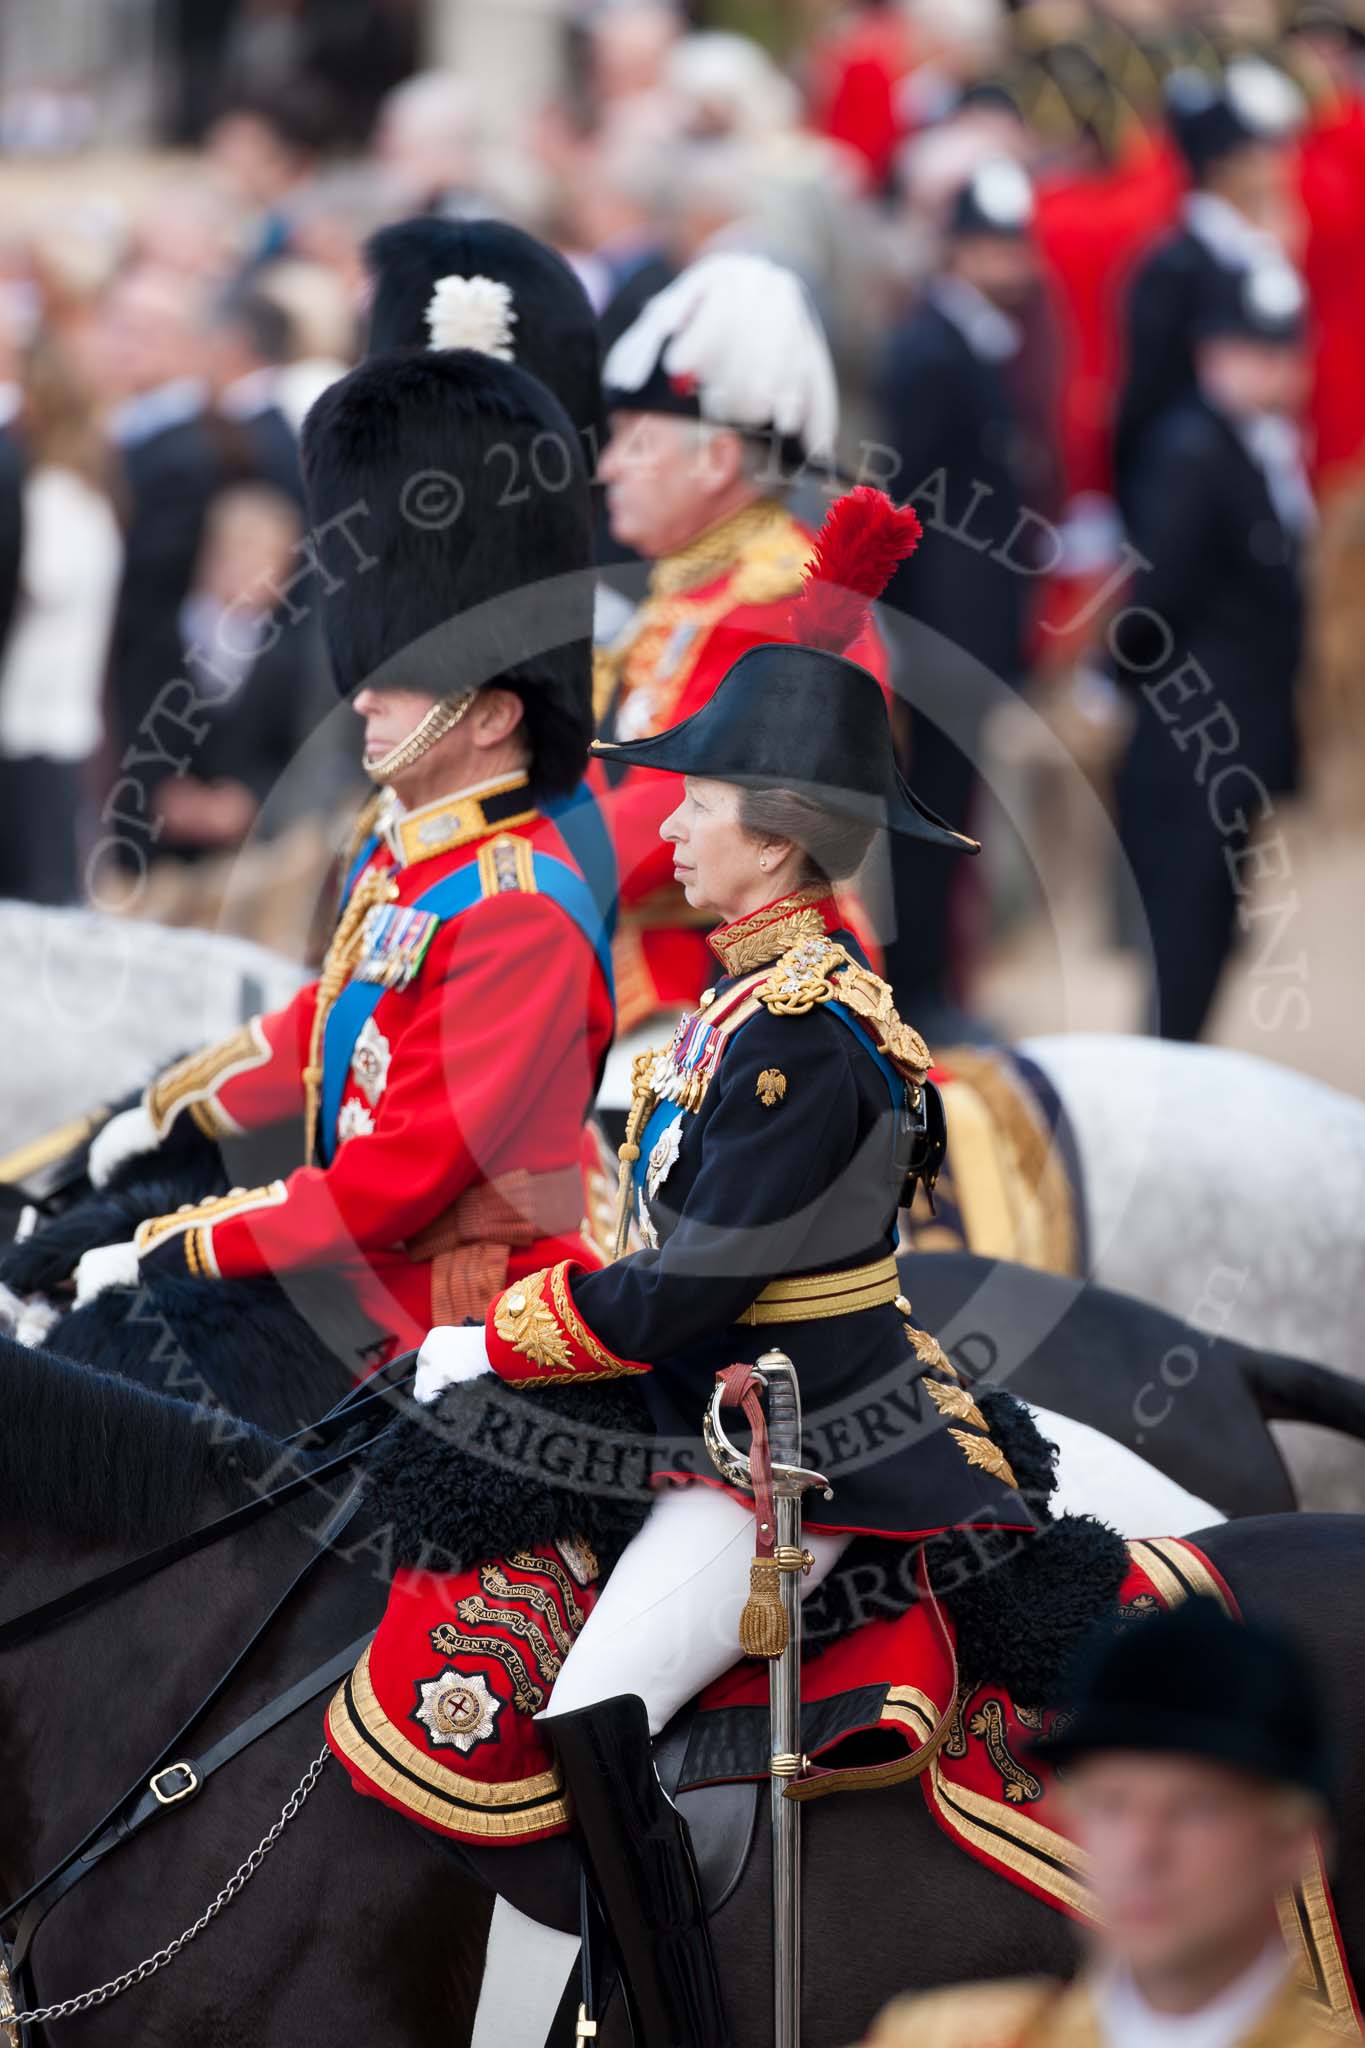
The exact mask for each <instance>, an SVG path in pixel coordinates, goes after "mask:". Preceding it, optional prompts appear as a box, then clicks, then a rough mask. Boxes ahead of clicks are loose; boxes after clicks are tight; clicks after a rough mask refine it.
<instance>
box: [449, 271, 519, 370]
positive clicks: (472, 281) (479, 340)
mask: <svg viewBox="0 0 1365 2048" xmlns="http://www.w3.org/2000/svg"><path fill="white" fill-rule="evenodd" d="M516 317H517V315H516V308H515V307H514V306H513V304H512V288H511V286H510V285H506V284H504V283H503V282H502V280H501V278H496V277H459V276H451V277H441V278H438V279H437V280H436V289H435V290H434V291H433V293H432V295H431V298H430V300H429V301H428V304H427V333H428V334H429V335H430V336H431V346H432V348H472V349H476V350H477V351H478V353H479V354H480V355H481V356H495V357H496V358H497V360H498V361H499V362H500V363H510V362H511V361H512V360H513V358H514V351H513V348H512V324H513V322H514V321H515V319H516Z"/></svg>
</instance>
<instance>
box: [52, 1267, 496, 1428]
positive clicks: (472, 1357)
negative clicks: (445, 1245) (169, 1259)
mask: <svg viewBox="0 0 1365 2048" xmlns="http://www.w3.org/2000/svg"><path fill="white" fill-rule="evenodd" d="M87 1256H88V1254H87ZM84 1263H85V1261H84V1259H83V1260H82V1261H81V1264H82V1265H84ZM492 1370H493V1368H492V1366H491V1365H490V1364H489V1363H488V1351H487V1348H486V1347H485V1345H484V1341H483V1326H482V1324H480V1323H469V1324H465V1325H461V1326H453V1325H451V1324H449V1323H447V1324H444V1325H442V1327H441V1328H439V1329H436V1330H428V1331H427V1334H426V1336H425V1337H424V1338H423V1340H422V1348H421V1350H420V1351H419V1352H418V1354H417V1378H416V1380H415V1381H414V1382H413V1388H412V1398H413V1400H414V1401H422V1402H431V1401H434V1400H435V1399H436V1397H437V1395H438V1394H442V1393H444V1391H445V1389H446V1388H447V1387H455V1386H459V1384H460V1383H461V1381H463V1380H476V1379H478V1378H479V1377H480V1375H481V1374H483V1373H486V1372H492Z"/></svg>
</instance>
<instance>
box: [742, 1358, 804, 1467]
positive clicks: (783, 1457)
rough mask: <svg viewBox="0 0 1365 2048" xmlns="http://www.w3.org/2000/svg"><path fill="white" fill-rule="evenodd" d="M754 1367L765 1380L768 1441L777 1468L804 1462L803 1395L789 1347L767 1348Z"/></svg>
mask: <svg viewBox="0 0 1365 2048" xmlns="http://www.w3.org/2000/svg"><path fill="white" fill-rule="evenodd" d="M754 1371H755V1372H756V1373H757V1374H758V1375H759V1377H760V1378H761V1379H762V1381H763V1386H764V1391H765V1393H766V1395H767V1400H766V1402H765V1404H764V1405H765V1406H766V1408H767V1411H768V1443H769V1446H770V1449H771V1452H772V1461H773V1465H774V1468H776V1467H777V1466H779V1465H782V1466H785V1467H787V1468H788V1469H790V1468H791V1467H793V1466H796V1465H799V1464H800V1462H801V1396H800V1393H799V1392H798V1390H797V1385H796V1368H795V1366H794V1365H793V1364H792V1362H791V1360H790V1359H789V1358H788V1356H787V1354H786V1352H785V1351H765V1352H764V1354H763V1356H762V1357H761V1358H759V1359H756V1360H755V1361H754Z"/></svg>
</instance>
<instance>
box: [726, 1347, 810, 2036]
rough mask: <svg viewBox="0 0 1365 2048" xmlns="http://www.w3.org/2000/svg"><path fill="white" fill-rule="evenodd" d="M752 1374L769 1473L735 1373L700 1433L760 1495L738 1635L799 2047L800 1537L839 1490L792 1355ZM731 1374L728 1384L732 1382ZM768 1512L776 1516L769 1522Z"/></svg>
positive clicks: (777, 2010)
mask: <svg viewBox="0 0 1365 2048" xmlns="http://www.w3.org/2000/svg"><path fill="white" fill-rule="evenodd" d="M740 1371H742V1368H738V1367H736V1368H733V1369H732V1372H734V1373H738V1372H740ZM752 1372H753V1380H756V1381H757V1382H758V1383H759V1384H760V1385H761V1387H762V1390H763V1392H764V1393H765V1394H766V1397H767V1440H768V1456H769V1458H770V1460H771V1477H770V1480H769V1475H768V1474H767V1473H763V1472H761V1471H760V1472H756V1471H755V1469H754V1467H755V1466H756V1465H758V1464H759V1463H760V1460H759V1459H758V1458H754V1459H752V1460H751V1459H750V1458H746V1457H745V1456H744V1455H743V1454H742V1453H741V1452H739V1451H737V1450H736V1449H735V1447H734V1445H733V1444H732V1443H731V1442H730V1439H729V1438H728V1436H727V1435H726V1434H725V1430H724V1428H723V1427H722V1424H721V1420H720V1411H721V1408H722V1406H723V1405H725V1403H726V1401H727V1400H729V1401H732V1402H733V1401H735V1400H736V1399H738V1398H739V1396H738V1393H737V1391H736V1388H735V1386H734V1383H733V1382H732V1379H731V1375H730V1374H726V1375H718V1379H717V1385H716V1390H715V1392H714V1393H713V1394H712V1396H711V1402H710V1406H709V1407H708V1409H707V1412H706V1417H705V1421H704V1423H703V1429H702V1433H703V1436H704V1438H705V1441H706V1447H707V1450H708V1451H709V1453H710V1455H711V1460H712V1463H713V1464H714V1465H715V1466H716V1469H717V1471H719V1473H720V1474H721V1476H722V1478H724V1479H728V1480H729V1481H730V1483H731V1484H732V1485H738V1486H743V1487H745V1488H746V1489H748V1490H749V1491H750V1492H752V1493H753V1494H754V1496H755V1501H754V1511H755V1515H756V1517H757V1518H758V1538H759V1543H758V1550H759V1555H758V1557H757V1558H756V1559H755V1564H754V1576H753V1590H752V1591H751V1593H750V1597H749V1606H748V1607H747V1608H746V1610H745V1614H744V1618H743V1620H742V1622H741V1625H740V1642H741V1646H742V1647H743V1648H744V1649H745V1651H746V1653H747V1654H750V1655H758V1656H764V1657H767V1658H768V1659H769V1665H768V1715H769V1723H770V1732H771V1753H770V1756H769V1761H768V1772H769V1805H770V1809H771V1819H772V1849H773V1859H772V1860H773V2041H774V2044H775V2048H800V2043H801V1808H800V1806H799V1805H798V1804H797V1802H796V1800H795V1799H792V1798H790V1797H789V1796H788V1788H789V1787H790V1786H791V1785H792V1784H793V1783H794V1781H795V1780H797V1779H799V1778H800V1777H802V1776H803V1775H804V1773H805V1770H806V1758H805V1756H804V1754H803V1752H802V1749H801V1584H800V1582H801V1578H802V1575H803V1574H804V1573H805V1572H807V1571H809V1570H810V1567H811V1564H812V1563H813V1562H814V1560H813V1559H812V1557H811V1555H810V1552H809V1551H808V1550H804V1549H803V1548H802V1545H801V1497H802V1495H803V1494H804V1493H805V1492H806V1491H807V1489H808V1488H810V1487H817V1486H818V1487H819V1488H820V1489H821V1490H822V1492H823V1494H824V1497H825V1499H826V1500H829V1499H830V1498H831V1491H832V1490H831V1488H830V1485H829V1483H828V1481H827V1480H825V1479H824V1478H822V1477H821V1475H820V1474H819V1473H818V1472H808V1471H806V1470H805V1469H804V1468H803V1466H802V1465H801V1463H800V1458H801V1390H800V1387H799V1386H798V1384H797V1378H796V1368H795V1366H794V1365H793V1364H792V1362H791V1360H790V1358H788V1356H787V1354H786V1353H785V1351H765V1352H764V1353H763V1355H762V1357H761V1358H759V1359H758V1360H757V1361H756V1363H755V1365H754V1366H753V1369H752ZM727 1381H730V1382H731V1384H730V1386H729V1387H727V1384H726V1383H727ZM749 1384H750V1389H751V1391H750V1392H749V1394H748V1395H747V1396H746V1398H745V1399H744V1404H743V1405H744V1406H745V1408H746V1409H747V1410H749V1411H750V1419H751V1420H753V1419H754V1407H755V1406H756V1393H757V1389H756V1388H754V1387H753V1383H752V1381H750V1383H749ZM759 1412H761V1411H759ZM755 1449H757V1441H756V1443H755ZM767 1516H771V1517H772V1525H771V1526H769V1524H768V1522H767V1520H766V1517H767ZM774 1579H775V1581H776V1583H775V1584H774ZM756 1608H757V1609H759V1610H763V1609H765V1608H766V1609H768V1610H770V1611H768V1612H766V1613H763V1612H761V1611H760V1613H759V1616H758V1619H757V1622H756V1624H755V1623H754V1622H751V1615H753V1613H754V1610H755V1609H756Z"/></svg>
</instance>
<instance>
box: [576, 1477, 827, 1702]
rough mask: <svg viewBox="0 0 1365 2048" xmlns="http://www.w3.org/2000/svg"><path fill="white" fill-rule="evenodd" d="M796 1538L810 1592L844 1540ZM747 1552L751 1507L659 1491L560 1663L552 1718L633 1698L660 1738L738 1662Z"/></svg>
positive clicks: (701, 1494) (683, 1490) (709, 1492)
mask: <svg viewBox="0 0 1365 2048" xmlns="http://www.w3.org/2000/svg"><path fill="white" fill-rule="evenodd" d="M802 1540H803V1542H804V1544H805V1547H806V1549H807V1550H809V1551H810V1552H812V1554H813V1555H814V1558H815V1564H814V1567H813V1568H812V1570H811V1573H810V1575H809V1577H808V1578H806V1579H805V1580H804V1581H803V1582H802V1590H803V1593H811V1592H814V1590H815V1588H816V1587H817V1586H818V1585H819V1584H820V1581H821V1580H822V1579H823V1578H824V1577H825V1576H826V1574H827V1573H828V1572H829V1571H831V1570H832V1569H833V1567H834V1565H835V1564H836V1563H837V1562H838V1560H839V1558H840V1556H841V1555H842V1553H843V1551H844V1550H845V1548H846V1547H847V1545H848V1543H849V1541H850V1539H849V1538H848V1537H847V1536H822V1535H817V1534H815V1533H813V1532H812V1531H810V1530H807V1531H806V1532H805V1535H804V1537H803V1539H802ZM753 1555H754V1517H753V1510H752V1509H751V1508H747V1507H742V1506H741V1505H740V1503H739V1502H738V1501H736V1500H732V1499H731V1497H730V1495H729V1494H728V1493H721V1492H720V1491H719V1490H718V1489H717V1488H716V1487H713V1486H688V1487H672V1488H670V1489H669V1490H668V1491H667V1492H665V1493H661V1495H660V1497H659V1498H658V1500H656V1501H655V1503H654V1505H653V1507H652V1508H651V1509H650V1511H649V1517H648V1519H647V1521H646V1522H645V1525H644V1527H643V1529H641V1531H640V1533H639V1535H638V1536H636V1537H635V1538H634V1540H633V1541H632V1542H630V1543H629V1544H627V1546H626V1548H625V1550H624V1551H623V1552H622V1554H621V1559H620V1562H619V1563H618V1564H617V1566H616V1568H615V1570H614V1571H613V1572H612V1574H611V1577H610V1578H609V1579H608V1580H607V1584H606V1588H605V1590H604V1592H603V1594H602V1597H601V1599H600V1600H599V1601H598V1603H597V1605H596V1606H595V1607H594V1608H593V1611H592V1613H591V1614H590V1615H589V1616H588V1619H587V1621H586V1623H585V1624H584V1627H583V1630H582V1633H581V1634H580V1635H579V1637H578V1640H577V1642H576V1643H575V1644H574V1646H573V1648H572V1649H571V1650H570V1652H569V1654H568V1656H567V1657H566V1658H565V1660H564V1669H563V1670H562V1671H561V1672H560V1674H559V1677H558V1678H557V1679H556V1680H555V1687H554V1693H553V1696H552V1698H551V1702H550V1707H549V1713H550V1715H554V1714H567V1713H570V1712H572V1711H574V1710H576V1709H577V1708H579V1707H590V1706H594V1705H596V1703H597V1702H598V1701H599V1700H609V1699H615V1698H616V1696H617V1695H618V1694H619V1693H626V1692H633V1693H638V1694H639V1696H640V1698H641V1699H642V1700H643V1701H644V1703H645V1706H646V1708H647V1710H648V1713H649V1727H650V1733H651V1734H653V1735H658V1734H659V1733H660V1731H661V1730H662V1729H664V1728H666V1727H667V1725H668V1723H669V1722H670V1721H671V1720H672V1718H673V1716H674V1715H675V1714H676V1713H677V1711H678V1709H679V1708H680V1707H682V1706H685V1705H686V1703H687V1701H688V1700H690V1699H691V1698H692V1697H693V1695H694V1694H695V1693H698V1692H700V1691H701V1689H702V1687H703V1686H706V1685H709V1684H710V1683H711V1681H712V1680H713V1679H716V1678H719V1677H720V1676H721V1674H722V1673H723V1672H726V1671H728V1670H729V1669H730V1666H731V1665H732V1664H735V1663H737V1662H738V1661H739V1657H740V1654H741V1653H740V1647H739V1617H740V1614H741V1612H742V1610H743V1607H744V1602H745V1601H746V1599H747V1598H748V1596H749V1566H750V1564H751V1563H752V1561H753Z"/></svg>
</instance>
